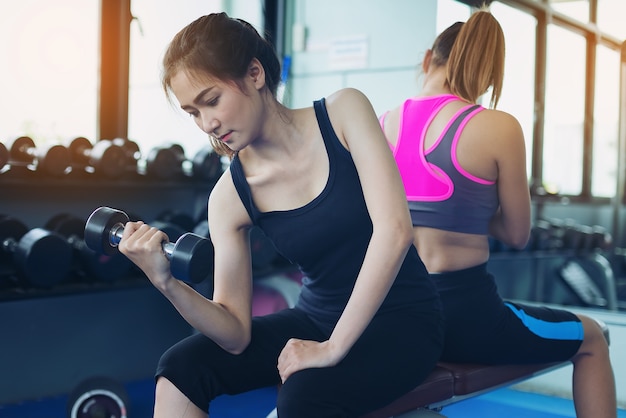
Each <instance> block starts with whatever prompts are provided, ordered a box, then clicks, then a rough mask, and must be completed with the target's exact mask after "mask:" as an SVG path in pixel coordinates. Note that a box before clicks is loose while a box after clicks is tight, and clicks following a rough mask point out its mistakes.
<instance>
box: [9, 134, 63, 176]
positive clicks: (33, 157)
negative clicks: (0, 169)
mask: <svg viewBox="0 0 626 418" xmlns="http://www.w3.org/2000/svg"><path fill="white" fill-rule="evenodd" d="M6 147H7V149H8V150H9V163H10V164H11V165H12V166H16V167H17V166H33V167H34V168H35V170H36V171H37V172H45V173H46V174H51V175H53V176H61V175H64V174H65V173H66V172H67V170H68V169H69V167H70V155H69V151H68V149H67V148H66V147H64V146H63V145H59V144H53V145H44V146H39V147H37V146H35V141H33V139H32V138H30V137H28V136H20V137H17V138H14V139H13V140H11V141H8V143H7V144H6Z"/></svg>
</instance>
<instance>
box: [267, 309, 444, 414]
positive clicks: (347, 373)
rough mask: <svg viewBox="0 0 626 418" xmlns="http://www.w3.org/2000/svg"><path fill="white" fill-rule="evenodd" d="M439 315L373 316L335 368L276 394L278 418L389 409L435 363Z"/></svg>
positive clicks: (308, 373)
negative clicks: (390, 404) (279, 417)
mask: <svg viewBox="0 0 626 418" xmlns="http://www.w3.org/2000/svg"><path fill="white" fill-rule="evenodd" d="M442 336H443V327H442V323H441V320H440V316H439V315H432V316H428V315H417V314H407V313H406V312H393V313H385V314H381V315H379V316H376V317H375V318H374V319H373V320H372V323H371V324H370V325H369V326H368V328H367V329H366V330H365V332H364V333H363V335H362V336H361V338H360V339H359V340H358V341H357V343H356V344H355V345H354V347H353V348H352V349H351V350H350V352H349V353H348V355H347V356H346V357H345V358H344V360H342V361H341V362H340V363H339V364H338V365H337V366H335V367H327V368H318V369H306V370H302V371H299V372H297V373H294V374H293V375H292V376H291V377H290V378H289V379H287V381H286V382H285V383H284V385H283V387H282V388H281V390H280V392H279V399H278V411H279V414H280V416H281V417H298V418H304V417H320V416H333V417H357V416H360V415H363V414H364V413H367V412H370V411H373V410H376V409H378V408H380V407H383V406H385V405H387V404H388V403H390V402H392V401H393V400H395V399H397V398H398V397H400V396H402V395H403V394H405V393H407V392H408V391H410V390H411V389H413V388H414V387H415V386H417V385H419V384H420V383H421V382H422V381H423V380H424V379H425V378H426V376H427V375H428V374H429V373H430V371H431V370H432V368H433V367H434V365H435V363H436V361H437V360H438V358H439V356H440V353H441V347H442V345H443V343H442V338H443V337H442Z"/></svg>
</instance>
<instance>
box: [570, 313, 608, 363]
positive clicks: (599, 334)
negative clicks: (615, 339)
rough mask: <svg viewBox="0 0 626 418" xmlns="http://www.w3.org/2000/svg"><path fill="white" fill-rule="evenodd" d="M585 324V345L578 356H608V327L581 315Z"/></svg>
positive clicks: (583, 344)
mask: <svg viewBox="0 0 626 418" xmlns="http://www.w3.org/2000/svg"><path fill="white" fill-rule="evenodd" d="M579 318H580V320H581V322H582V324H583V330H584V337H583V343H582V345H581V346H580V349H579V350H578V354H594V355H599V354H601V355H608V350H609V342H608V330H607V328H606V325H604V324H603V323H602V322H599V321H597V320H595V319H593V318H590V317H588V316H584V315H579Z"/></svg>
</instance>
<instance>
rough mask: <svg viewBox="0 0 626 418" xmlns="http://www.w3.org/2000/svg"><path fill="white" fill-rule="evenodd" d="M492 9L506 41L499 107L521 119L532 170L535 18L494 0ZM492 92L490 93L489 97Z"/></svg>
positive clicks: (527, 161)
mask: <svg viewBox="0 0 626 418" xmlns="http://www.w3.org/2000/svg"><path fill="white" fill-rule="evenodd" d="M491 12H492V13H493V15H494V17H495V18H496V19H498V21H499V22H500V25H501V26H502V30H503V31H504V38H505V42H506V57H505V69H504V84H503V86H502V96H501V97H500V101H499V103H498V109H499V110H502V111H504V112H507V113H510V114H511V115H513V116H515V118H516V119H517V120H518V121H519V122H520V125H521V126H522V130H523V131H524V139H525V140H526V170H527V172H528V175H529V176H530V173H531V164H532V158H531V156H532V148H533V147H532V145H533V136H532V134H533V123H534V111H535V110H534V109H535V97H534V93H535V88H534V85H535V27H536V25H537V22H536V20H535V18H534V17H533V16H531V15H529V14H527V13H524V12H521V11H520V10H518V9H514V8H512V7H509V6H506V5H503V4H501V3H493V4H492V6H491ZM490 94H491V92H489V94H488V95H487V100H488V99H489V97H491V96H490Z"/></svg>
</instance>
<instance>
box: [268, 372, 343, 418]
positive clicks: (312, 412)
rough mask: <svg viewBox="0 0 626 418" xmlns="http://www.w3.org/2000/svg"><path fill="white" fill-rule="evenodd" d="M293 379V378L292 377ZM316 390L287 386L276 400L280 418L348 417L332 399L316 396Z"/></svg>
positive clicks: (280, 391)
mask: <svg viewBox="0 0 626 418" xmlns="http://www.w3.org/2000/svg"><path fill="white" fill-rule="evenodd" d="M292 377H293V376H292ZM313 392H314V390H302V387H298V388H296V387H295V385H289V384H285V385H283V386H282V387H281V388H280V390H279V392H278V398H277V400H276V411H277V412H278V416H279V417H280V418H319V417H343V416H347V415H346V414H345V412H342V411H341V409H342V408H340V407H339V406H338V405H336V404H335V403H334V402H332V401H331V400H330V399H326V400H324V396H321V394H319V393H318V394H314V393H313Z"/></svg>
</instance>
